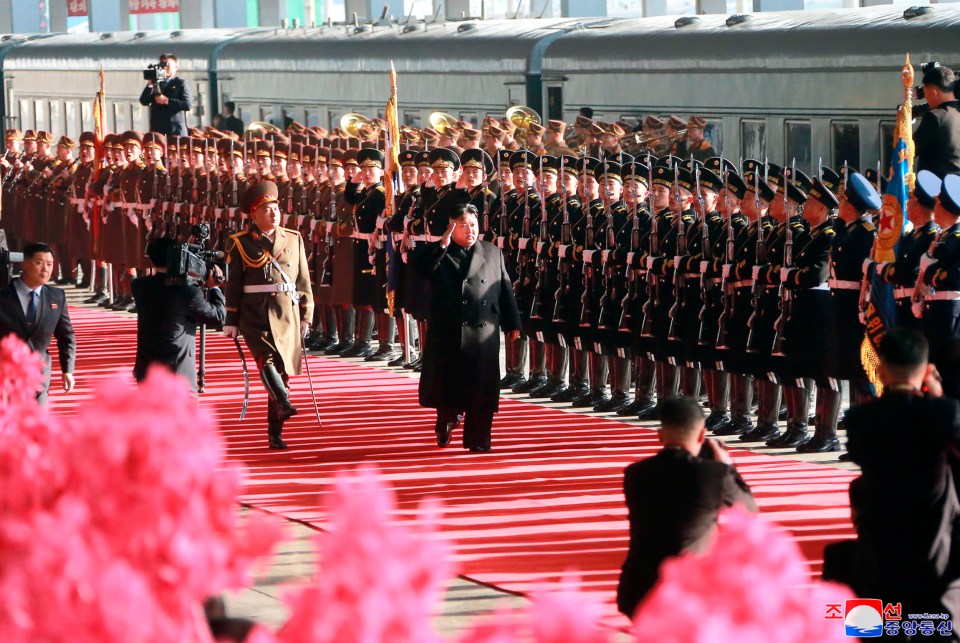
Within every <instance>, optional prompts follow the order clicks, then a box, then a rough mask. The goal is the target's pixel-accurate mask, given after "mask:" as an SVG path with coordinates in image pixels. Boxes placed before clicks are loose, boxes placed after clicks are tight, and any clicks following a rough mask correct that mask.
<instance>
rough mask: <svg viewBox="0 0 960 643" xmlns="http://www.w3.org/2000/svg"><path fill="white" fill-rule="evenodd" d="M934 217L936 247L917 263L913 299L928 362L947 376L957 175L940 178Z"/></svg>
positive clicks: (955, 275)
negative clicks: (929, 359)
mask: <svg viewBox="0 0 960 643" xmlns="http://www.w3.org/2000/svg"><path fill="white" fill-rule="evenodd" d="M934 217H935V218H936V221H937V223H938V224H939V225H940V228H941V232H940V234H939V236H938V237H937V242H936V245H935V246H933V247H932V248H931V250H930V253H929V254H928V255H925V256H924V257H922V258H921V260H920V277H919V279H918V281H917V288H918V290H919V293H918V294H915V299H916V300H917V303H918V305H917V309H919V311H920V315H921V317H922V318H921V328H922V330H923V334H924V335H925V336H926V337H927V341H928V342H930V357H931V361H932V362H933V363H934V365H937V367H938V368H940V369H942V370H943V371H944V372H947V371H948V364H947V361H948V359H949V357H950V352H951V350H950V349H951V347H952V345H953V344H954V343H955V342H956V340H957V338H958V336H960V330H958V320H960V174H948V175H946V176H945V177H944V178H943V185H942V186H941V188H940V194H939V196H938V197H937V205H936V208H935V209H934ZM921 284H922V286H921ZM951 370H955V367H954V368H953V369H951Z"/></svg>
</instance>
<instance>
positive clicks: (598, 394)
mask: <svg viewBox="0 0 960 643" xmlns="http://www.w3.org/2000/svg"><path fill="white" fill-rule="evenodd" d="M603 169H604V164H603V162H602V161H600V160H599V159H596V158H594V157H592V156H587V157H584V158H583V160H582V162H581V172H580V196H581V198H582V199H583V201H582V203H581V206H580V209H581V210H582V211H583V219H584V221H583V226H582V228H581V227H575V228H574V230H573V233H574V234H573V237H574V239H575V244H576V245H577V247H578V249H579V251H580V259H581V265H582V268H581V275H580V276H581V282H580V283H581V287H580V301H579V307H578V310H579V313H580V315H579V321H578V322H577V324H578V328H577V331H576V335H575V337H574V347H575V348H576V349H577V350H579V351H581V353H580V358H581V359H582V360H583V362H584V363H585V365H586V368H587V373H588V375H587V377H588V379H589V386H584V384H585V382H586V380H579V378H578V380H579V381H578V383H577V384H578V386H579V387H581V389H583V390H584V392H583V393H582V394H581V395H580V396H578V397H575V398H573V399H572V400H571V406H574V407H586V406H593V407H595V406H597V405H598V404H602V403H603V402H606V401H607V400H608V399H609V396H608V395H607V375H608V368H607V361H606V359H605V357H604V355H603V354H602V353H601V352H600V351H601V350H602V348H600V347H598V344H597V337H596V328H597V326H598V324H599V316H600V311H599V305H600V298H601V297H602V296H603V289H602V272H601V271H600V270H598V269H595V267H594V259H593V257H594V255H595V254H596V255H597V256H598V264H599V258H600V257H601V256H602V253H601V251H602V250H603V246H604V244H605V239H606V236H605V234H604V230H605V228H604V226H605V225H606V212H605V208H604V202H603V199H601V198H600V189H601V186H602V184H603V174H604V172H603Z"/></svg>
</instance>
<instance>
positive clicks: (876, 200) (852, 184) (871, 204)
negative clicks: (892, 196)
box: [844, 172, 883, 212]
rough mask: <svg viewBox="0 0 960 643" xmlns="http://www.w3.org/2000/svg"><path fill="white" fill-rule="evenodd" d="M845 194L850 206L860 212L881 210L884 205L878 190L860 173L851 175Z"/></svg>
mask: <svg viewBox="0 0 960 643" xmlns="http://www.w3.org/2000/svg"><path fill="white" fill-rule="evenodd" d="M844 193H845V194H846V196H847V200H848V201H849V202H850V204H851V205H852V206H853V207H855V208H856V209H857V210H859V211H860V212H866V211H867V210H879V209H880V206H881V205H883V199H881V198H880V193H879V192H877V188H875V187H873V184H872V183H870V181H868V180H867V177H865V176H864V175H862V174H860V173H859V172H851V173H850V176H849V178H848V179H847V187H846V191H845V192H844Z"/></svg>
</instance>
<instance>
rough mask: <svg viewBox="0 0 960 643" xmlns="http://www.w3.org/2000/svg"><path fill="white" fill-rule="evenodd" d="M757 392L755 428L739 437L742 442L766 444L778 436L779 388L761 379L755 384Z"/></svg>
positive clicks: (780, 389) (780, 390) (777, 385)
mask: <svg viewBox="0 0 960 643" xmlns="http://www.w3.org/2000/svg"><path fill="white" fill-rule="evenodd" d="M757 391H758V392H759V394H760V395H759V398H760V399H759V400H758V402H759V404H758V406H757V426H756V427H755V428H754V429H753V430H751V431H747V432H746V433H744V434H743V435H741V436H740V440H741V441H742V442H766V441H767V440H772V439H774V438H776V437H779V436H780V400H781V393H782V388H781V386H780V385H779V384H774V383H773V382H771V381H770V380H767V379H762V380H759V381H758V382H757Z"/></svg>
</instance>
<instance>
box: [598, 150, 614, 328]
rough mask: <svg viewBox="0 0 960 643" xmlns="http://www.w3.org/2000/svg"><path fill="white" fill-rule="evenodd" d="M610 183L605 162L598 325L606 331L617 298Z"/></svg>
mask: <svg viewBox="0 0 960 643" xmlns="http://www.w3.org/2000/svg"><path fill="white" fill-rule="evenodd" d="M609 185H610V182H609V175H608V170H607V162H606V161H604V162H603V186H602V187H601V190H602V195H603V197H605V198H603V216H604V220H605V221H606V225H605V227H606V232H607V233H606V235H605V243H604V248H605V249H606V252H605V253H603V254H604V255H606V256H605V257H604V258H605V259H606V261H604V262H603V294H602V295H600V313H599V316H598V318H597V325H598V327H599V328H601V329H606V328H609V327H610V324H608V323H607V322H608V321H609V320H608V319H607V317H608V316H609V314H610V304H612V303H613V299H614V297H615V296H616V295H615V293H614V290H613V286H614V283H613V265H612V262H611V261H610V253H611V252H612V251H613V250H614V249H615V248H616V245H617V240H616V236H615V235H616V233H615V231H614V229H613V210H611V208H610V193H609V191H608V189H609V187H608V186H609Z"/></svg>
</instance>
